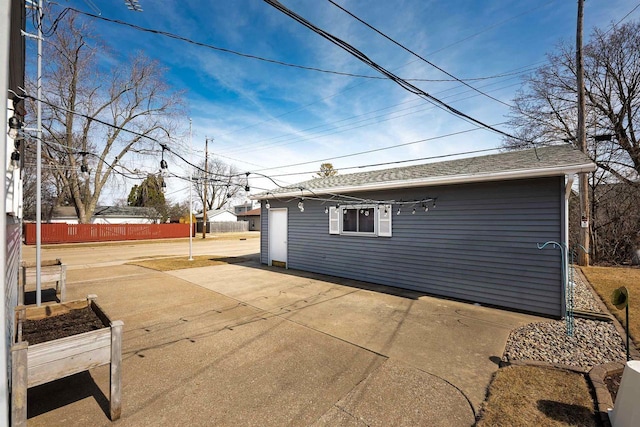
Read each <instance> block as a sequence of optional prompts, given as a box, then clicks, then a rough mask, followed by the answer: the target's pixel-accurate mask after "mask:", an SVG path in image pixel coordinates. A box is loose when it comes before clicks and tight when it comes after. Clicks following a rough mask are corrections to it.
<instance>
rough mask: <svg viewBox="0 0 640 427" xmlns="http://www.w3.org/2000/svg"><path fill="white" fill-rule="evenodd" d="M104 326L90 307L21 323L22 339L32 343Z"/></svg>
mask: <svg viewBox="0 0 640 427" xmlns="http://www.w3.org/2000/svg"><path fill="white" fill-rule="evenodd" d="M104 327H105V325H104V324H103V323H102V321H101V320H100V318H99V317H98V316H97V315H96V313H94V311H93V310H92V309H91V307H86V308H81V309H78V310H71V311H70V312H68V313H65V314H59V315H57V316H50V317H46V318H44V319H39V320H25V321H24V323H23V324H22V340H23V341H27V342H28V343H29V345H33V344H39V343H42V342H46V341H53V340H57V339H59V338H64V337H70V336H72V335H77V334H82V333H84V332H91V331H95V330H96V329H101V328H104Z"/></svg>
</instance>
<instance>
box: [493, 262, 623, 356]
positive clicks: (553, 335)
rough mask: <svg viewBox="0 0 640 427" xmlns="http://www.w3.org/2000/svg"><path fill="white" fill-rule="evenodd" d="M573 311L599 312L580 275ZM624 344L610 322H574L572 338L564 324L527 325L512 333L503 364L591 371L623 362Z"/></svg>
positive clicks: (580, 320)
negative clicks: (540, 364) (517, 362)
mask: <svg viewBox="0 0 640 427" xmlns="http://www.w3.org/2000/svg"><path fill="white" fill-rule="evenodd" d="M574 278H575V293H574V308H575V309H576V310H583V311H595V312H601V311H602V310H601V309H600V306H599V304H598V303H597V300H596V299H595V298H594V296H593V295H592V294H591V291H590V290H589V288H588V287H587V286H586V285H585V283H583V282H582V278H581V276H580V275H579V274H575V275H574ZM625 359H626V350H625V346H624V341H623V339H622V337H621V336H620V334H619V333H618V331H617V330H616V328H615V327H614V326H613V324H612V323H610V322H604V321H598V320H587V319H577V318H576V319H575V324H574V329H573V336H571V337H569V336H567V330H566V322H565V321H564V320H551V321H548V322H540V323H530V324H528V325H525V326H522V327H520V328H518V329H514V330H513V331H511V334H510V335H509V338H508V340H507V345H506V347H505V352H504V360H506V361H512V360H534V361H541V362H549V363H557V364H563V365H569V366H575V367H579V368H583V369H590V368H591V367H592V366H594V365H599V364H603V363H607V362H615V361H624V360H625Z"/></svg>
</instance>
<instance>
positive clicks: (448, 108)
mask: <svg viewBox="0 0 640 427" xmlns="http://www.w3.org/2000/svg"><path fill="white" fill-rule="evenodd" d="M264 2H265V3H267V4H269V5H271V6H273V7H274V8H276V9H277V10H279V11H281V12H282V13H284V14H285V15H287V16H289V17H290V18H292V19H294V20H296V21H297V22H299V23H300V24H302V25H304V26H305V27H307V28H309V29H310V30H312V31H313V32H315V33H316V34H318V35H320V36H321V37H323V38H325V39H327V40H329V41H330V42H331V43H333V44H335V45H336V46H338V47H340V48H342V49H343V50H345V51H346V52H348V53H350V54H351V55H353V56H355V57H356V58H357V59H359V60H360V61H362V62H364V63H365V64H367V65H369V66H370V67H371V68H373V69H374V70H376V71H378V72H379V73H381V74H382V75H384V76H387V77H388V78H389V79H390V80H391V81H393V82H395V83H396V84H398V85H399V86H400V87H402V88H403V89H405V90H407V91H409V92H411V93H413V94H415V95H418V96H420V97H422V98H424V99H425V100H427V101H429V102H431V103H433V104H434V105H436V106H438V108H441V109H442V110H443V111H447V112H449V113H450V114H452V115H454V116H456V117H458V118H461V119H463V120H465V121H467V122H473V123H475V124H477V125H480V126H481V127H483V128H485V129H487V130H490V131H493V132H495V133H498V134H501V135H503V136H506V137H508V138H511V139H516V140H522V138H519V137H516V136H514V135H511V134H509V133H507V132H505V131H502V130H500V129H496V128H494V127H492V126H490V125H488V124H486V123H484V122H482V121H480V120H478V119H476V118H474V117H471V116H469V115H468V114H465V113H463V112H462V111H459V110H457V109H455V108H453V107H452V106H450V105H448V104H446V103H445V102H442V101H441V100H439V99H438V98H436V97H434V96H433V95H430V94H428V93H427V92H425V91H423V90H422V89H420V88H418V87H416V86H414V85H413V84H411V83H409V82H407V81H406V80H404V79H402V78H400V77H398V76H396V75H395V74H393V73H392V72H391V71H389V70H387V69H385V68H384V67H382V66H380V65H378V64H377V63H375V62H374V61H372V60H371V59H370V58H368V57H367V56H366V55H365V54H364V53H362V52H360V51H359V50H358V49H356V48H355V47H353V46H352V45H350V44H349V43H347V42H345V41H344V40H341V39H339V38H337V37H335V36H334V35H332V34H330V33H328V32H326V31H324V30H322V29H321V28H319V27H317V26H315V25H314V24H312V23H311V22H309V21H308V20H306V19H305V18H303V17H302V16H300V15H298V14H296V13H295V12H293V11H292V10H290V9H288V8H286V7H285V6H283V5H282V4H281V3H280V2H278V1H277V0H264ZM527 142H529V141H527Z"/></svg>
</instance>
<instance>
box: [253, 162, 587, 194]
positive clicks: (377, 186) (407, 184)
mask: <svg viewBox="0 0 640 427" xmlns="http://www.w3.org/2000/svg"><path fill="white" fill-rule="evenodd" d="M595 170H596V164H595V163H592V162H589V163H583V164H579V165H565V166H557V167H552V168H544V169H520V170H511V171H504V172H492V173H487V174H477V175H466V174H465V175H451V176H434V177H426V178H418V179H410V180H402V181H389V182H373V183H370V184H363V185H347V186H342V187H330V188H318V189H313V191H310V190H306V189H305V190H300V189H295V190H291V191H288V192H284V193H275V194H273V193H264V194H257V195H252V196H251V197H250V199H251V200H267V199H275V198H280V197H300V196H306V197H309V196H313V195H317V194H339V193H353V192H360V191H378V190H394V189H399V188H414V187H431V186H436V185H452V184H467V183H475V182H488V181H507V180H514V179H527V178H543V177H549V176H563V175H568V176H571V175H574V174H577V173H583V172H594V171H595Z"/></svg>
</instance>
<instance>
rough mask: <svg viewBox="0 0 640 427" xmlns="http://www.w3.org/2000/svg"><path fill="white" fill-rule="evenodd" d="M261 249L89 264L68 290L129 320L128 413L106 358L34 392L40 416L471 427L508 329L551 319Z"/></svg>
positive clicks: (88, 421)
mask: <svg viewBox="0 0 640 427" xmlns="http://www.w3.org/2000/svg"><path fill="white" fill-rule="evenodd" d="M255 243H257V242H255ZM255 243H254V242H249V245H255ZM247 244H248V242H238V243H237V245H245V246H244V247H243V248H244V249H242V250H240V249H238V248H236V249H235V250H234V248H233V245H230V244H225V245H226V246H225V247H224V249H225V251H229V252H230V254H233V255H238V254H240V253H242V252H243V251H245V253H246V252H247V250H246V249H247ZM112 250H114V251H117V247H112ZM221 251H222V249H221V248H220V250H216V251H215V252H210V253H215V254H216V255H225V254H224V253H221ZM249 252H250V251H249ZM88 255H90V254H88ZM45 256H46V255H45ZM76 256H77V254H76ZM62 257H63V258H64V255H62ZM252 258H253V259H252V260H250V261H248V262H245V263H241V264H226V265H219V266H213V267H203V268H194V269H187V270H177V271H173V272H170V273H162V272H157V271H152V270H148V269H145V268H142V267H137V266H130V265H111V264H122V262H113V263H111V262H110V263H109V265H108V266H103V267H100V266H95V265H94V266H93V267H92V268H84V267H85V266H87V265H90V264H91V263H90V259H88V260H86V261H80V260H79V261H78V265H76V266H75V267H74V266H72V267H71V268H70V270H69V272H68V288H67V293H68V295H69V297H70V298H83V297H85V296H86V295H87V294H90V293H93V294H97V295H98V301H99V303H100V304H101V305H102V306H103V308H104V309H105V310H106V311H107V312H108V313H109V314H110V316H111V318H112V319H120V320H123V321H124V323H125V330H124V340H123V396H122V402H123V411H122V418H121V419H120V420H119V421H117V422H115V423H111V421H109V419H108V417H107V415H106V413H107V412H106V411H108V402H107V398H106V397H105V396H108V387H109V376H108V367H107V366H103V367H100V368H96V369H94V370H92V371H91V372H90V373H83V374H79V375H75V376H72V377H69V378H66V379H62V380H58V381H55V382H52V383H49V384H45V385H42V386H39V387H35V388H32V389H30V391H29V401H28V405H29V406H28V408H29V425H30V426H31V425H33V426H49V425H62V424H64V425H67V426H85V425H96V426H100V425H104V426H107V425H112V424H113V425H123V426H159V425H166V426H176V425H178V426H180V425H185V426H186V425H189V426H194V425H202V426H205V425H206V426H208V425H243V426H244V425H261V426H264V425H273V426H281V425H303V426H304V425H332V426H334V425H342V426H360V425H371V426H387V425H436V426H437V425H442V426H445V425H446V426H468V425H471V424H473V422H474V419H475V413H476V412H477V410H478V408H479V405H480V404H481V402H482V401H483V400H484V397H485V390H486V387H487V385H488V384H489V381H490V378H491V375H492V373H493V372H494V371H495V370H497V365H496V361H497V360H498V359H499V358H500V356H501V355H502V351H503V349H504V344H505V342H506V339H507V336H508V334H509V331H510V330H511V329H512V328H514V327H517V326H519V325H522V324H524V323H527V322H531V321H535V320H539V318H536V317H534V316H528V315H523V314H518V313H512V312H507V311H502V310H496V309H491V308H486V307H479V306H474V305H470V304H464V303H460V302H455V301H448V300H442V299H436V298H431V297H428V296H424V295H420V294H417V293H413V292H408V291H401V290H397V289H393V288H388V287H382V286H376V285H371V284H367V283H362V282H356V281H350V280H346V279H339V278H335V277H327V276H321V275H315V274H311V273H303V272H298V271H291V270H283V269H278V268H270V267H266V266H263V265H260V264H259V263H258V262H257V260H255V257H252ZM105 264H106V262H105Z"/></svg>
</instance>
